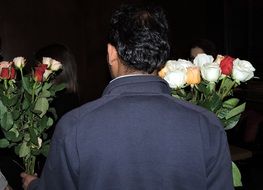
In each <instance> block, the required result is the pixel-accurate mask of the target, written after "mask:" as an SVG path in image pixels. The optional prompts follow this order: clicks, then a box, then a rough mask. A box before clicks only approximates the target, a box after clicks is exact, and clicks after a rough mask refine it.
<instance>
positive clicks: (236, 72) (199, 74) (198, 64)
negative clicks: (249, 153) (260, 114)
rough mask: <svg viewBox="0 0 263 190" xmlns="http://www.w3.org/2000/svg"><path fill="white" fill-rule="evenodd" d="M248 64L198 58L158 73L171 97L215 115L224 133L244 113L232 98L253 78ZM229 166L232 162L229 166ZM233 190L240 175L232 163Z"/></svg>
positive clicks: (227, 58)
mask: <svg viewBox="0 0 263 190" xmlns="http://www.w3.org/2000/svg"><path fill="white" fill-rule="evenodd" d="M254 71H255V68H254V67H253V66H252V65H251V63H250V62H248V61H245V60H240V59H238V58H236V59H235V58H232V57H230V56H222V55H218V56H217V58H216V60H214V58H213V57H212V56H210V55H206V54H198V55H197V56H196V58H195V59H194V60H193V62H190V61H187V60H184V59H178V60H169V61H167V63H166V65H165V67H164V68H163V69H162V70H161V71H160V72H159V76H160V77H162V78H164V79H165V80H166V81H167V82H168V83H169V86H170V87H171V89H172V95H173V96H175V97H177V98H180V99H183V100H186V101H189V102H192V103H194V104H196V105H199V106H202V107H204V108H206V109H208V110H210V111H212V112H214V113H215V114H216V116H217V117H218V118H219V119H220V120H221V122H222V124H223V126H224V128H225V130H227V129H231V128H233V127H234V126H235V125H236V124H237V123H238V121H239V119H240V116H241V113H242V112H243V111H244V110H245V105H246V103H245V102H240V100H239V99H238V98H236V97H234V90H235V88H237V87H238V86H239V85H240V84H241V83H244V82H246V81H248V80H250V79H251V78H253V77H254ZM232 163H233V162H232ZM232 167H233V179H234V185H235V186H241V180H240V178H241V175H240V172H239V170H238V168H237V167H236V165H235V164H234V163H233V164H232Z"/></svg>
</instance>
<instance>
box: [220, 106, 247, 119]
mask: <svg viewBox="0 0 263 190" xmlns="http://www.w3.org/2000/svg"><path fill="white" fill-rule="evenodd" d="M245 108H246V103H243V104H241V105H239V106H237V107H235V108H234V109H232V110H231V111H230V112H229V113H228V114H227V115H226V117H225V118H226V119H229V118H231V117H234V116H236V115H238V114H240V113H242V112H243V111H244V110H245Z"/></svg>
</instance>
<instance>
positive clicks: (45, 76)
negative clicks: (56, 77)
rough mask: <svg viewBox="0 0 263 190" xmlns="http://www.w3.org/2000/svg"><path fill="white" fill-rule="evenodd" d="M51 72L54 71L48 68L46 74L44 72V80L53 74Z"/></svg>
mask: <svg viewBox="0 0 263 190" xmlns="http://www.w3.org/2000/svg"><path fill="white" fill-rule="evenodd" d="M51 73H53V71H52V70H49V69H46V70H45V72H44V74H43V81H46V80H47V79H48V77H49V76H50V75H51Z"/></svg>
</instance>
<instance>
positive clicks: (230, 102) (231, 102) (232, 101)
mask: <svg viewBox="0 0 263 190" xmlns="http://www.w3.org/2000/svg"><path fill="white" fill-rule="evenodd" d="M238 103H239V99H238V98H230V99H228V100H226V101H224V103H223V107H224V108H230V109H232V108H234V107H236V106H237V105H238Z"/></svg>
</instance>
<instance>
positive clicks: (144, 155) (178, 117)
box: [21, 5, 233, 190]
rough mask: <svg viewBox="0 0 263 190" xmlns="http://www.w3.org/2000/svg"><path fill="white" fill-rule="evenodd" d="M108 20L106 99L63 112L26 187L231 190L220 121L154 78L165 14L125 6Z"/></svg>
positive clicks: (163, 47)
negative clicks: (48, 147)
mask: <svg viewBox="0 0 263 190" xmlns="http://www.w3.org/2000/svg"><path fill="white" fill-rule="evenodd" d="M110 24H111V25H110V33H109V44H108V62H109V66H110V70H111V74H112V76H113V78H115V79H113V80H112V81H111V82H110V84H109V85H108V86H107V87H106V89H105V91H104V93H103V96H102V97H101V98H99V99H98V100H96V101H93V102H90V103H88V104H85V105H83V106H81V107H80V108H77V109H75V110H73V111H71V112H69V113H67V114H66V115H65V116H63V118H62V119H61V120H60V121H59V123H58V125H57V127H56V131H55V133H54V136H53V139H52V145H51V150H50V153H49V155H48V158H47V161H46V164H45V167H44V170H43V173H42V175H41V177H40V179H35V178H36V177H33V176H29V175H27V174H25V173H23V174H22V175H21V176H22V177H23V181H24V188H25V189H26V188H27V185H28V184H29V189H41V190H44V189H50V190H51V189H52V190H58V189H61V190H62V189H63V190H65V189H69V190H74V189H79V190H82V189H83V190H84V189H85V190H110V189H111V190H113V189H114V190H155V189H156V190H157V189H158V190H173V189H179V190H182V189H186V190H193V189H198V190H203V189H211V190H217V189H218V190H222V189H224V190H229V189H233V185H232V175H231V160H230V156H229V150H228V144H227V140H226V135H225V131H224V129H223V128H222V126H221V124H220V123H219V121H218V120H217V118H216V117H215V116H214V114H212V113H210V112H208V111H206V110H204V109H202V108H199V107H197V106H194V105H192V104H189V103H188V102H184V101H180V100H178V99H175V98H173V97H172V96H171V95H170V89H169V87H168V84H167V83H166V82H165V81H164V80H162V79H161V78H159V77H157V76H156V73H157V71H158V70H159V69H160V68H161V67H162V66H163V65H164V63H165V62H166V60H167V57H168V54H169V44H168V37H167V30H168V27H167V21H166V18H165V15H164V13H163V11H162V10H161V9H160V8H157V7H150V6H131V5H130V6H129V5H126V6H121V8H120V9H119V10H117V11H116V12H115V13H114V14H113V16H112V19H111V23H110ZM33 179H34V180H33ZM32 180H33V181H32Z"/></svg>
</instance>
